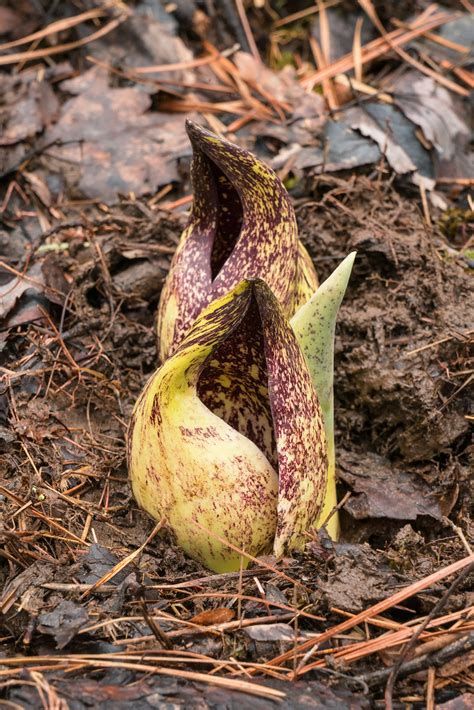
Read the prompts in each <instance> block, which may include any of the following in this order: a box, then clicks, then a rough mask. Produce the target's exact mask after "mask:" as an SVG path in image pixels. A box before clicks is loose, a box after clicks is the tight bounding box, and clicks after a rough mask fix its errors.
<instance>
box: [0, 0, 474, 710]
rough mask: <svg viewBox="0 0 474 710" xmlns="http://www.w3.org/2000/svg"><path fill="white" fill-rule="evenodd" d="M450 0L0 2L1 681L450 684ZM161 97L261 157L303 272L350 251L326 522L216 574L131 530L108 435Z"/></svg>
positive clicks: (465, 566) (459, 190)
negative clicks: (333, 517)
mask: <svg viewBox="0 0 474 710" xmlns="http://www.w3.org/2000/svg"><path fill="white" fill-rule="evenodd" d="M470 9H471V8H470V5H469V3H468V0H464V1H463V2H458V3H456V2H452V3H446V4H444V5H441V6H431V5H430V6H428V4H425V3H422V2H416V3H385V2H384V3H382V2H374V3H372V2H370V1H369V0H364V1H362V0H361V1H360V2H359V3H358V2H355V1H354V2H347V1H346V2H337V1H334V0H333V1H332V2H327V1H326V2H325V3H320V4H319V5H314V4H311V3H309V2H303V1H302V2H279V3H277V2H268V0H267V2H266V3H262V2H257V0H255V1H254V2H247V3H243V2H241V1H240V0H239V1H235V2H234V1H233V0H232V1H225V2H224V0H222V2H220V1H215V2H211V1H209V2H205V3H201V2H197V1H196V2H195V1H194V0H192V1H191V0H190V1H189V2H184V1H183V0H181V1H180V2H175V3H172V4H166V3H164V2H163V4H161V3H160V2H159V0H139V1H137V2H136V3H131V2H130V3H122V2H120V1H119V0H117V1H116V2H110V3H99V2H92V1H90V2H89V1H87V0H67V1H66V2H60V3H58V2H46V1H45V0H21V1H20V2H11V3H8V2H6V3H3V4H2V6H1V7H0V37H1V38H2V45H0V64H1V65H2V71H1V73H0V87H1V95H2V100H1V102H0V122H1V126H2V135H1V136H0V176H1V178H2V182H1V187H0V189H1V198H0V201H1V208H0V217H1V221H2V224H1V225H0V252H1V255H0V258H1V262H0V319H1V329H0V350H1V355H2V361H1V368H0V370H1V385H0V387H1V388H0V500H1V503H2V509H1V513H0V614H1V616H0V697H1V698H3V700H0V706H2V707H3V706H4V707H12V708H35V707H38V708H41V707H43V708H51V709H53V708H54V709H55V710H56V709H61V710H64V709H65V708H70V709H71V710H83V709H85V708H89V707H99V706H100V707H101V708H102V707H103V708H111V709H112V708H113V709H114V710H116V709H117V708H126V707H129V706H130V705H131V704H132V703H133V706H134V707H135V708H137V710H138V708H140V709H141V708H172V707H185V708H215V707H220V708H233V707H237V706H238V707H239V708H249V709H250V708H252V709H254V708H256V709H260V708H272V707H276V706H278V705H279V704H280V705H281V706H282V707H285V708H337V709H340V708H369V707H383V706H385V707H414V708H421V707H427V708H434V707H440V708H445V710H448V709H450V710H463V709H464V708H472V707H473V702H474V695H473V692H472V690H473V684H474V675H473V667H474V592H473V587H472V579H473V574H472V572H473V565H474V555H473V553H472V548H471V545H472V543H473V538H474V523H473V515H472V500H473V493H474V490H473V488H474V486H473V475H472V470H473V447H472V441H471V438H470V430H471V429H472V420H473V418H474V417H473V412H472V409H470V407H472V389H473V388H472V382H473V373H474V370H473V360H472V349H470V346H471V345H472V334H473V332H474V330H473V322H472V309H471V313H470V312H469V310H470V309H469V305H468V304H469V301H472V267H473V264H474V241H473V225H474V211H473V203H472V200H471V198H470V196H469V194H468V187H469V186H470V185H472V183H473V171H472V167H471V165H470V163H469V160H468V157H467V156H468V143H469V136H470V127H469V123H468V121H469V96H468V95H469V89H470V88H472V86H473V83H474V75H473V74H472V71H470V65H469V62H470V61H472V56H471V55H469V54H468V51H469V46H470V43H472V26H473V24H474V21H473V20H472V15H471V14H470ZM387 33H389V34H387ZM469 38H471V39H469ZM168 65H170V66H168ZM471 69H472V67H471ZM186 117H191V118H193V119H194V120H197V121H199V122H200V123H202V124H204V125H206V126H208V127H209V128H210V129H212V130H214V131H217V132H220V133H222V134H224V135H225V136H226V137H227V138H229V139H230V140H232V141H233V142H236V143H239V144H240V145H242V146H243V147H246V148H248V149H250V150H252V151H254V152H255V153H256V154H257V155H259V157H261V158H262V159H264V160H266V161H267V162H268V164H270V165H271V166H272V167H273V168H274V169H275V170H276V171H277V172H278V174H279V175H280V177H281V178H282V179H283V181H284V183H285V185H286V187H287V189H288V190H289V192H290V195H291V197H292V200H293V204H294V207H295V211H296V215H297V220H298V226H299V233H300V237H301V239H302V241H303V242H304V244H305V245H306V247H307V248H308V250H309V252H310V254H311V257H312V258H313V260H314V263H315V266H316V269H317V271H318V275H319V278H320V280H323V279H324V278H325V277H326V276H327V275H329V273H330V272H331V271H332V270H333V268H334V267H335V266H336V265H337V264H338V263H339V262H340V261H341V259H342V258H343V257H344V256H345V255H346V254H348V253H349V251H351V250H354V249H355V250H357V259H356V263H355V267H354V272H353V275H352V278H351V281H350V285H349V288H348V290H347V294H346V297H345V300H344V303H343V306H342V308H341V312H340V317H339V320H338V326H337V334H336V357H335V410H336V451H337V470H338V477H339V489H338V490H339V494H340V495H339V499H340V500H343V501H344V502H343V505H342V509H341V521H342V538H341V540H340V542H338V543H337V544H334V543H332V542H331V541H330V540H328V539H327V538H325V537H324V535H318V534H317V533H315V532H313V533H312V534H311V536H309V541H308V544H307V546H306V549H305V551H304V552H303V553H301V554H296V555H295V556H294V557H292V558H284V559H280V560H275V559H273V558H270V557H263V558H261V559H259V563H258V564H254V565H253V566H251V567H250V568H249V569H248V570H245V571H243V572H241V573H235V574H230V573H229V574H222V575H217V574H211V573H210V572H209V571H208V570H206V569H205V568H203V567H201V566H200V565H199V564H198V563H196V562H194V561H193V560H190V559H189V558H187V557H186V556H185V554H184V553H183V552H182V551H181V550H180V549H179V547H177V546H176V545H175V544H173V541H172V539H171V537H170V536H169V534H167V533H166V532H164V533H160V535H156V536H151V533H152V531H153V527H154V521H152V520H151V519H150V518H149V517H148V516H147V515H146V514H145V513H143V512H142V511H140V510H139V509H138V507H137V505H136V503H135V502H134V500H133V498H132V495H131V490H130V486H129V482H128V478H127V467H126V460H125V436H126V430H127V423H128V420H129V417H130V414H131V411H132V408H133V405H134V402H135V400H136V398H137V396H138V394H139V392H140V390H141V388H142V387H143V385H144V383H145V382H146V380H147V378H148V377H149V375H150V374H151V373H152V372H153V371H154V370H155V368H156V366H157V355H156V336H155V331H154V320H155V316H156V309H157V304H158V300H159V297H160V291H161V287H162V284H163V281H164V279H165V277H166V274H167V271H168V268H169V263H170V259H171V257H172V254H173V253H174V250H175V248H176V245H177V243H178V240H179V236H180V234H181V232H182V230H183V228H184V226H185V224H186V221H187V219H188V216H189V208H190V204H191V199H192V198H191V186H190V181H189V164H190V158H191V148H190V145H189V142H188V140H187V137H186V134H185V131H184V120H185V118H186Z"/></svg>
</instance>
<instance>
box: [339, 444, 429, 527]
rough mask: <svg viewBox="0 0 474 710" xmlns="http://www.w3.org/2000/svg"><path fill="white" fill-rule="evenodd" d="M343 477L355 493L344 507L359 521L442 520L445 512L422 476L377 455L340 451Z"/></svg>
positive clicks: (341, 474)
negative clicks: (429, 518)
mask: <svg viewBox="0 0 474 710" xmlns="http://www.w3.org/2000/svg"><path fill="white" fill-rule="evenodd" d="M338 464H339V469H340V477H341V479H342V480H343V481H344V482H345V483H347V485H348V486H350V488H351V489H352V490H353V494H352V497H351V498H350V499H349V500H348V502H347V503H346V504H345V506H344V510H346V511H347V512H348V513H350V515H352V517H353V518H355V519H356V520H363V519H365V518H386V519H388V520H416V518H417V517H418V516H419V515H429V516H430V517H432V518H436V519H437V520H440V519H441V518H442V511H441V508H440V504H439V501H438V498H437V497H436V495H435V493H434V492H433V490H432V489H431V487H430V486H429V485H428V484H427V483H425V481H423V479H421V478H420V477H419V476H417V475H416V474H413V473H406V472H405V471H402V470H400V469H398V468H396V467H395V466H393V465H392V464H391V463H390V462H389V461H388V460H387V459H385V458H383V457H382V456H377V455H376V454H372V453H366V454H364V455H363V456H360V455H358V454H356V453H349V452H347V451H343V450H341V451H340V454H339V459H338Z"/></svg>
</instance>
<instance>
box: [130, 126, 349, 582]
mask: <svg viewBox="0 0 474 710" xmlns="http://www.w3.org/2000/svg"><path fill="white" fill-rule="evenodd" d="M187 130H188V134H189V136H190V139H191V142H192V145H193V153H194V156H193V163H192V178H193V185H194V193H195V195H194V204H193V210H192V215H191V218H190V221H189V224H188V226H187V228H186V230H185V232H184V234H183V236H182V238H181V242H180V244H179V247H178V250H177V252H176V255H175V257H174V259H173V262H172V266H171V271H170V274H169V277H168V279H167V282H166V284H165V287H164V290H163V294H162V298H161V302H160V309H159V317H158V336H159V342H160V357H161V361H162V363H163V364H162V365H161V367H160V368H158V370H157V371H156V372H155V373H154V374H153V375H152V377H151V378H150V380H149V381H148V383H147V385H146V386H145V389H144V390H143V392H142V394H141V395H140V397H139V399H138V401H137V404H136V405H135V409H134V411H133V415H132V420H131V423H130V428H129V432H128V465H129V473H130V478H131V483H132V489H133V493H134V495H135V498H136V499H137V501H138V503H139V504H140V505H141V507H143V508H144V509H145V510H146V511H147V512H148V513H149V514H150V515H151V516H152V517H154V518H155V519H158V520H161V519H165V520H166V523H167V525H168V527H169V529H171V530H172V531H173V533H174V534H175V536H176V539H177V542H178V543H179V544H180V545H181V546H182V547H183V549H184V550H185V551H186V552H187V553H188V554H189V555H190V556H191V557H194V558H195V559H198V560H200V561H201V562H202V563H203V564H205V565H206V566H207V567H209V568H210V569H212V570H214V571H216V572H224V571H233V570H236V569H239V566H240V564H241V560H243V561H244V564H246V559H247V558H245V555H242V554H241V553H240V552H239V551H243V552H244V553H246V554H248V555H250V556H253V557H255V556H256V555H259V554H262V553H268V552H273V554H275V555H277V556H279V555H282V554H285V553H287V552H291V551H292V550H297V549H301V548H302V547H303V545H304V542H305V533H306V532H307V531H308V530H309V529H310V528H312V527H320V526H321V525H323V524H324V525H325V526H326V529H327V531H328V532H329V534H330V536H331V537H332V538H333V539H337V536H338V533H339V524H338V516H337V512H335V510H334V509H335V506H336V504H337V500H336V481H335V460H334V431H333V429H334V425H333V356H334V328H335V322H336V316H337V311H338V309H339V306H340V303H341V301H342V298H343V295H344V292H345V289H346V286H347V282H348V279H349V276H350V272H351V269H352V264H353V261H354V256H355V254H350V255H349V256H348V257H347V258H346V259H345V260H344V261H343V262H342V263H341V264H340V265H339V266H338V268H337V269H336V270H335V271H334V272H333V273H332V274H331V275H330V276H329V278H328V279H327V280H326V281H325V282H324V283H323V284H322V285H321V286H320V287H319V288H316V287H317V280H316V274H315V271H314V268H313V266H312V263H311V260H310V259H309V256H308V254H307V253H306V251H305V250H304V248H303V247H302V245H301V244H300V243H299V241H298V237H297V229H296V222H295V216H294V212H293V209H292V207H291V204H290V201H289V197H288V195H287V193H286V191H285V189H284V187H283V185H282V183H281V182H280V180H279V179H278V177H277V176H276V175H275V174H274V173H273V172H272V171H271V170H270V169H269V168H267V167H266V166H265V165H264V164H263V163H261V162H260V161H259V160H257V159H256V158H255V157H253V156H252V155H251V154H250V153H248V152H247V151H244V150H242V149H241V148H238V147H237V146H234V145H232V144H231V143H228V142H227V141H224V140H222V139H221V138H218V137H217V136H215V135H213V134H212V133H210V132H209V131H206V130H204V129H203V128H200V127H199V126H196V125H195V124H193V123H191V122H188V123H187Z"/></svg>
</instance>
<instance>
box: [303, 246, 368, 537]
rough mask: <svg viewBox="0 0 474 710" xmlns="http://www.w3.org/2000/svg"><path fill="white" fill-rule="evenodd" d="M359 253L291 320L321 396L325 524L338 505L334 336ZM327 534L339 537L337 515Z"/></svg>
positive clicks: (334, 273)
mask: <svg viewBox="0 0 474 710" xmlns="http://www.w3.org/2000/svg"><path fill="white" fill-rule="evenodd" d="M355 255H356V252H352V253H351V254H349V256H346V258H345V259H344V261H343V262H342V263H341V264H339V266H338V267H337V269H335V270H334V271H333V273H332V274H331V275H330V276H329V278H327V279H326V281H324V283H322V284H321V286H320V287H319V288H318V290H317V291H316V292H315V293H314V295H313V296H312V297H311V299H310V300H309V301H308V302H307V303H306V304H305V305H304V306H302V307H301V308H300V309H299V310H298V311H297V312H296V314H295V315H294V316H293V318H292V319H291V326H292V328H293V331H294V333H295V335H296V337H297V339H298V342H299V344H300V346H301V349H302V350H303V353H304V355H305V358H306V361H307V363H308V367H309V371H310V373H311V377H312V379H313V383H314V386H315V389H316V392H317V393H318V397H319V403H320V405H321V411H322V413H323V418H324V426H325V430H326V440H327V447H328V458H329V471H328V490H327V494H326V499H325V503H324V507H323V509H322V511H321V514H320V517H319V519H318V523H324V521H325V519H326V518H327V516H328V515H329V514H330V512H331V510H332V509H333V508H334V506H335V505H336V503H337V499H336V480H335V453H334V395H333V381H334V333H335V327H336V318H337V313H338V311H339V306H340V305H341V302H342V299H343V297H344V293H345V291H346V288H347V284H348V281H349V277H350V275H351V271H352V265H353V263H354V259H355ZM328 532H329V534H330V535H331V537H333V538H334V539H337V537H338V520H337V515H333V516H332V517H331V519H330V520H329V523H328Z"/></svg>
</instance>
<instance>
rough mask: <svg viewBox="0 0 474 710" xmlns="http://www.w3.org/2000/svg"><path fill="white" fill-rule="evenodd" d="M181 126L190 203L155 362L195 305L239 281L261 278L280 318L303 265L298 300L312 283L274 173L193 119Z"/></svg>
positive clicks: (186, 324) (166, 291)
mask: <svg viewBox="0 0 474 710" xmlns="http://www.w3.org/2000/svg"><path fill="white" fill-rule="evenodd" d="M186 128H187V131H188V135H189V138H190V140H191V143H192V146H193V161H192V167H191V178H192V183H193V190H194V202H193V208H192V213H191V216H190V220H189V223H188V226H187V227H186V229H185V231H184V233H183V236H182V238H181V241H180V244H179V246H178V249H177V251H176V254H175V256H174V258H173V261H172V264H171V269H170V273H169V276H168V279H167V281H166V284H165V286H164V288H163V292H162V296H161V301H160V307H159V312H158V336H159V349H160V357H161V360H162V361H164V359H165V358H166V357H167V356H168V355H169V354H170V353H172V352H173V351H174V350H175V349H176V347H177V345H178V344H179V343H180V342H181V340H182V338H183V337H184V335H185V334H186V332H187V331H188V329H189V328H190V326H191V325H192V323H193V322H194V320H195V319H196V317H197V316H198V315H199V313H200V312H201V311H202V309H203V308H204V307H206V306H207V305H208V304H209V303H210V302H211V301H213V300H214V299H215V298H218V297H219V296H223V295H224V294H225V293H227V292H228V291H229V290H230V289H232V288H234V287H235V286H236V285H237V284H238V283H239V282H240V281H241V280H242V279H245V278H263V279H264V280H265V281H266V283H267V284H268V285H269V287H270V288H271V290H272V291H273V293H274V294H275V296H276V298H277V300H278V301H279V303H280V305H281V307H282V309H283V312H284V313H285V315H287V316H291V315H292V314H293V312H294V308H295V304H296V301H297V299H298V296H297V294H296V293H295V290H296V289H297V286H298V278H299V277H301V278H304V277H306V275H307V274H308V270H309V282H310V286H309V287H307V291H308V290H309V292H306V293H305V299H307V298H308V297H309V295H310V293H311V289H312V290H314V287H315V275H314V276H313V274H312V273H311V268H312V267H311V264H308V263H307V262H306V263H303V261H304V257H302V254H301V247H300V245H299V242H298V235H297V226H296V220H295V215H294V210H293V207H292V205H291V201H290V198H289V196H288V193H287V192H286V190H285V188H284V186H283V184H282V182H281V180H280V179H279V178H278V176H277V175H276V174H275V173H274V172H273V171H272V170H271V169H270V168H268V167H267V166H266V165H265V164H264V163H263V162H262V161H260V160H258V159H257V158H256V157H255V156H253V155H252V154H251V153H249V152H248V151H246V150H244V149H242V148H240V147H238V146H236V145H234V144H233V143H230V142H228V141H226V140H224V139H223V138H220V137H218V136H216V135H214V134H213V133H211V132H210V131H207V130H206V129H204V128H202V127H200V126H198V125H197V124H195V123H192V122H191V121H187V122H186ZM312 271H313V272H314V269H313V270H312ZM303 274H304V275H305V276H303ZM300 302H301V299H300ZM300 302H299V303H298V304H297V305H299V304H300Z"/></svg>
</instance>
